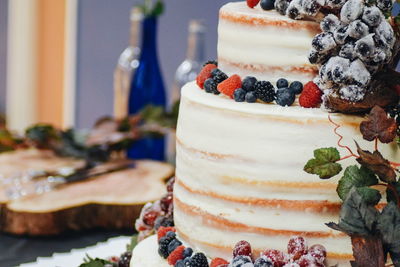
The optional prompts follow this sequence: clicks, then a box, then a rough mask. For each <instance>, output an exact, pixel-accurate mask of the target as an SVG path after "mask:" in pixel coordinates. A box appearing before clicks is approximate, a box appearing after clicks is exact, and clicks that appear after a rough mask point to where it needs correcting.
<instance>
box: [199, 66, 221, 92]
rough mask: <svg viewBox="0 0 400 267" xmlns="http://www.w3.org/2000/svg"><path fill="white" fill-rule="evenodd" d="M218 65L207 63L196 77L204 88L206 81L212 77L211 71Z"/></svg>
mask: <svg viewBox="0 0 400 267" xmlns="http://www.w3.org/2000/svg"><path fill="white" fill-rule="evenodd" d="M216 68H217V66H216V65H214V64H207V65H205V66H204V67H203V69H202V70H201V71H200V73H199V75H197V78H196V83H197V85H198V86H199V87H200V88H201V89H203V88H204V82H205V81H206V80H207V79H208V78H211V71H212V70H213V69H216Z"/></svg>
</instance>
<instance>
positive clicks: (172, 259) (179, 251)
mask: <svg viewBox="0 0 400 267" xmlns="http://www.w3.org/2000/svg"><path fill="white" fill-rule="evenodd" d="M184 250H185V247H184V246H179V247H177V248H176V249H175V250H174V251H172V252H171V254H169V256H168V258H167V260H168V263H169V264H170V265H175V263H176V262H177V261H178V260H182V259H183V251H184Z"/></svg>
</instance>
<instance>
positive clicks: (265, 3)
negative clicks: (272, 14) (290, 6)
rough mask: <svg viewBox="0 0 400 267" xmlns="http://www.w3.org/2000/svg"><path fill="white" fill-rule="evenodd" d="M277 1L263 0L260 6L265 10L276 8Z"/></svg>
mask: <svg viewBox="0 0 400 267" xmlns="http://www.w3.org/2000/svg"><path fill="white" fill-rule="evenodd" d="M274 5H275V1H274V0H261V3H260V6H261V8H262V9H264V10H271V9H274Z"/></svg>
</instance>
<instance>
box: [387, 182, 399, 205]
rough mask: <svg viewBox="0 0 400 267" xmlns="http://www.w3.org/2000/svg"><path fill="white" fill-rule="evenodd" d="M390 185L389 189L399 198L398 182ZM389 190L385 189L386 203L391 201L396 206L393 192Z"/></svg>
mask: <svg viewBox="0 0 400 267" xmlns="http://www.w3.org/2000/svg"><path fill="white" fill-rule="evenodd" d="M390 185H391V188H393V189H394V190H396V192H397V195H399V196H400V181H398V182H396V183H391V184H390ZM391 188H389V187H388V188H387V189H386V197H387V202H391V201H392V202H394V203H396V204H398V203H397V199H396V197H395V194H394V192H393V190H392V189H391Z"/></svg>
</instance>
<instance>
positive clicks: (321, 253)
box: [308, 245, 326, 264]
mask: <svg viewBox="0 0 400 267" xmlns="http://www.w3.org/2000/svg"><path fill="white" fill-rule="evenodd" d="M308 254H310V256H312V257H313V258H314V259H315V261H316V262H318V263H321V264H322V263H323V262H324V260H325V258H326V248H325V247H324V246H322V245H312V246H311V247H310V248H309V249H308Z"/></svg>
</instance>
